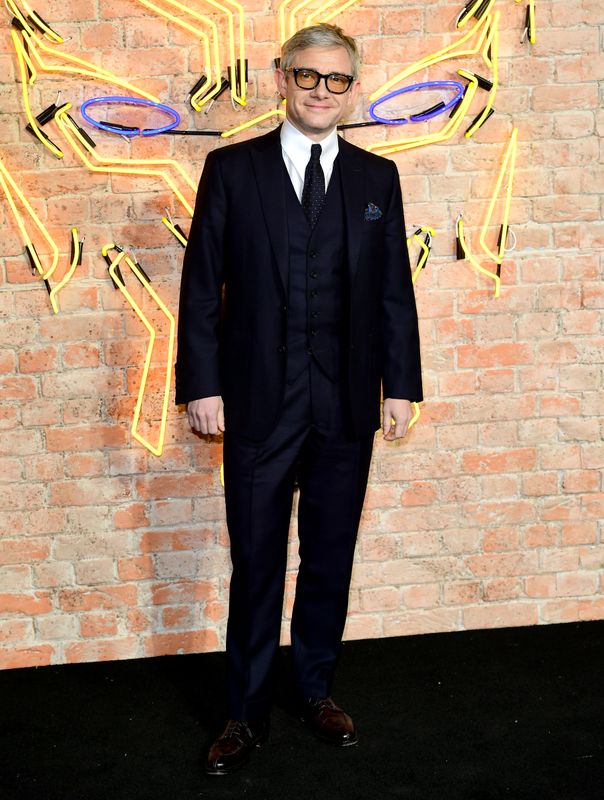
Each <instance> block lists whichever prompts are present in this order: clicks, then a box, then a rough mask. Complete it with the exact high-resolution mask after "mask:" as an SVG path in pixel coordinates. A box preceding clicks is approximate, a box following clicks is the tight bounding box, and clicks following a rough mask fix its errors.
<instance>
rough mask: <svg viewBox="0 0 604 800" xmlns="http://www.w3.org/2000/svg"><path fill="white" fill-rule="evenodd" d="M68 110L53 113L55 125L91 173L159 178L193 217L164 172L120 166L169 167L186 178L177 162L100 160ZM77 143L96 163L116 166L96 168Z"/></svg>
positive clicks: (181, 196) (167, 160)
mask: <svg viewBox="0 0 604 800" xmlns="http://www.w3.org/2000/svg"><path fill="white" fill-rule="evenodd" d="M70 108H71V103H65V105H64V106H61V108H60V109H58V111H57V112H56V113H55V117H54V119H55V122H56V123H57V125H58V126H59V128H60V130H61V132H62V134H63V136H64V137H65V139H66V140H67V142H68V143H69V144H70V145H71V147H72V149H73V151H74V152H75V153H76V155H77V156H78V157H79V158H80V160H81V161H82V162H83V163H84V164H85V165H86V167H87V168H88V169H89V170H90V171H91V172H108V173H113V172H116V173H120V174H123V175H151V176H157V177H160V178H161V179H162V180H164V181H165V182H166V183H167V184H168V186H169V187H170V189H171V191H172V192H173V193H174V194H175V195H176V197H177V198H178V200H179V202H180V203H181V204H182V205H183V207H184V208H185V210H186V212H187V214H189V216H191V217H192V216H193V207H192V206H191V205H190V203H189V202H188V201H187V200H186V198H185V197H184V195H183V194H182V192H181V191H180V189H179V188H178V186H176V184H175V183H174V180H173V179H172V177H171V176H170V175H168V174H167V173H166V172H164V171H163V170H160V169H152V168H148V169H145V168H143V167H140V168H138V167H126V166H122V164H125V163H132V164H135V163H141V164H148V165H162V166H164V165H165V166H168V165H170V166H174V167H176V168H177V169H178V170H179V172H180V173H181V174H182V175H183V176H186V173H185V172H184V170H183V168H182V167H181V165H180V164H178V162H176V161H171V160H169V159H148V160H143V159H141V160H140V161H138V162H137V160H129V159H102V158H100V157H99V156H98V155H97V154H96V152H95V150H94V149H93V148H92V147H91V146H90V144H89V143H88V142H87V141H86V139H84V137H83V136H82V134H81V133H80V132H79V130H78V129H77V128H76V126H75V125H74V123H73V122H72V121H71V120H70V119H69V117H68V116H67V111H68V110H69V109H70ZM78 141H79V143H80V144H81V145H82V147H83V148H85V149H87V150H88V152H89V153H90V155H91V156H92V157H93V158H94V159H95V160H96V161H99V162H102V161H108V162H110V164H111V163H114V164H116V166H109V165H107V164H101V165H99V166H97V165H95V164H93V163H92V162H91V161H90V160H89V158H88V157H87V155H86V153H85V152H84V150H83V149H82V148H81V147H79V146H78ZM186 180H187V182H188V183H189V185H191V183H192V182H190V178H189V177H188V176H186Z"/></svg>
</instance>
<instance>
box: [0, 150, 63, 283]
mask: <svg viewBox="0 0 604 800" xmlns="http://www.w3.org/2000/svg"><path fill="white" fill-rule="evenodd" d="M0 181H1V182H2V188H3V190H4V194H5V195H6V199H7V200H8V203H9V205H10V207H11V211H12V212H13V216H14V218H15V221H16V223H17V226H18V228H19V230H20V231H21V236H22V237H23V241H24V243H25V247H26V248H27V250H28V251H29V253H30V254H31V256H32V259H33V261H34V264H35V265H36V269H37V270H38V272H39V273H40V275H41V276H42V280H47V279H48V278H50V277H51V275H52V274H53V273H54V271H55V269H56V268H57V264H58V262H59V248H58V247H57V245H56V243H55V241H54V239H53V238H52V236H51V235H50V234H49V232H48V231H47V230H46V227H45V226H44V224H43V223H42V222H41V221H40V218H39V217H38V215H37V214H36V212H35V211H34V210H33V208H32V207H31V205H30V204H29V202H28V201H27V198H26V197H25V195H24V194H23V192H22V191H21V190H20V189H19V187H18V186H17V184H16V183H15V181H14V180H13V178H12V176H11V174H10V173H9V171H8V170H7V169H6V167H5V165H4V163H3V162H2V161H1V160H0ZM14 195H16V196H17V197H18V198H19V200H20V201H21V203H22V205H23V206H24V208H25V210H26V211H27V213H28V214H29V216H30V217H31V219H32V220H33V222H34V225H35V226H36V227H37V228H38V230H39V231H40V233H41V234H42V236H43V237H44V238H45V239H46V241H47V242H48V244H49V246H50V249H51V250H52V259H51V264H50V267H49V268H48V269H47V270H44V267H43V266H42V264H41V263H40V259H39V258H38V255H37V252H36V249H35V247H34V245H33V243H32V240H31V238H30V236H29V234H28V232H27V228H26V227H25V223H24V222H23V218H22V216H21V214H20V213H19V210H18V208H17V206H16V203H15V199H14Z"/></svg>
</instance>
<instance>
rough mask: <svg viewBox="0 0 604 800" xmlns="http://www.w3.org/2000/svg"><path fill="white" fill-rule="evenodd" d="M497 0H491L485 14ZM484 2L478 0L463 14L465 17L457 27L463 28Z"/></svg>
mask: <svg viewBox="0 0 604 800" xmlns="http://www.w3.org/2000/svg"><path fill="white" fill-rule="evenodd" d="M494 2H495V0H490V1H489V5H488V6H487V7H486V9H485V10H484V12H483V14H485V15H486V14H488V13H489V11H490V10H491V8H492V7H493V3H494ZM481 4H482V0H476V2H475V3H474V5H473V6H472V7H471V8H469V9H468V11H467V13H466V14H464V15H463V19H462V20H461V21H460V22H458V23H457V28H463V27H464V26H465V25H466V23H467V22H468V20H469V19H470V18H471V17H472V16H473V15H474V12H475V11H476V10H477V9H478V7H479V6H480V5H481Z"/></svg>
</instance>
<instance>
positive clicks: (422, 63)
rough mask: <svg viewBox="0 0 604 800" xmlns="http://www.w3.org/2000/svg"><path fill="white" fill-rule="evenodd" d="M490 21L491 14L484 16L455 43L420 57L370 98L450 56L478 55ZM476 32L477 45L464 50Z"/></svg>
mask: <svg viewBox="0 0 604 800" xmlns="http://www.w3.org/2000/svg"><path fill="white" fill-rule="evenodd" d="M490 22H491V16H490V15H487V16H486V17H483V18H482V19H480V20H479V21H478V22H477V23H476V25H475V26H474V27H473V28H472V29H471V30H469V31H468V32H467V33H465V34H464V35H463V36H462V37H461V38H460V39H459V41H457V42H454V43H453V44H450V45H448V46H447V47H443V49H442V50H438V51H437V52H435V53H432V54H431V55H429V56H425V57H424V58H422V59H420V60H419V61H416V62H415V63H414V64H411V66H409V67H407V68H406V69H403V70H401V71H400V72H398V73H397V74H396V75H394V76H393V77H392V78H390V79H389V80H387V81H386V83H383V84H382V85H381V86H380V87H379V89H376V90H375V92H373V94H371V95H370V96H369V100H370V101H371V102H373V101H374V100H377V99H378V97H381V96H382V95H383V94H385V93H386V92H387V91H388V90H389V89H391V88H392V87H393V86H394V85H395V84H397V83H399V82H400V81H403V80H404V79H405V78H408V77H409V76H410V75H413V74H415V73H416V72H419V71H420V70H422V69H426V68H427V67H430V66H432V65H433V64H438V63H440V62H441V61H446V60H447V59H448V58H459V57H461V56H473V55H476V53H478V52H480V50H481V49H482V46H483V43H484V40H485V36H486V33H487V30H488V25H487V23H488V24H490ZM475 34H477V35H478V38H477V41H476V43H475V45H474V46H473V47H470V48H468V49H465V50H464V49H463V48H462V45H463V44H465V43H466V42H467V41H468V39H470V38H471V37H472V36H474V35H475Z"/></svg>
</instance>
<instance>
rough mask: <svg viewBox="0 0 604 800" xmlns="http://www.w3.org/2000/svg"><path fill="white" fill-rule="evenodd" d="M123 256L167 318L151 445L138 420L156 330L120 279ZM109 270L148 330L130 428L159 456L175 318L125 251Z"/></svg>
mask: <svg viewBox="0 0 604 800" xmlns="http://www.w3.org/2000/svg"><path fill="white" fill-rule="evenodd" d="M113 249H114V245H113V244H108V245H105V247H103V250H102V253H103V256H107V255H108V253H109V251H110V250H113ZM122 260H124V261H125V262H126V264H127V265H128V267H129V268H130V270H131V271H132V272H133V273H134V274H135V275H136V277H137V278H138V280H139V281H140V282H141V283H142V285H143V287H144V289H145V290H146V291H147V293H148V294H149V295H150V296H151V298H152V299H153V300H154V301H155V303H157V305H158V306H159V309H160V310H161V311H162V313H163V314H164V315H165V316H166V318H167V319H168V322H169V324H170V333H169V337H168V353H167V355H166V372H165V381H164V397H163V403H162V412H161V420H160V427H159V436H158V440H157V444H156V445H153V444H152V443H151V442H150V441H149V440H148V439H147V438H146V437H145V436H143V435H142V434H141V433H139V431H138V423H139V420H140V414H141V409H142V405H143V399H144V396H145V390H146V387H147V377H148V375H149V367H150V364H151V354H152V352H153V346H154V344H155V339H156V333H155V328H154V327H153V326H152V325H151V323H150V322H149V320H148V319H147V317H146V316H145V314H144V312H143V311H142V310H141V308H140V306H139V305H138V303H137V302H136V300H135V299H134V298H133V297H132V295H131V294H130V292H129V291H128V289H127V288H126V285H125V284H124V282H123V281H122V280H121V279H120V275H119V271H118V269H117V267H118V266H119V264H120V262H121V261H122ZM109 274H110V275H111V278H112V279H113V281H115V284H116V285H117V287H118V288H119V290H120V292H121V293H122V294H123V295H124V297H125V298H126V300H127V301H128V303H129V304H130V306H131V307H132V309H133V311H134V313H135V314H136V315H137V317H138V318H139V319H140V321H141V322H142V323H143V325H144V326H145V328H146V329H147V331H148V332H149V344H148V346H147V353H146V355H145V364H144V367H143V375H142V378H141V384H140V387H139V390H138V397H137V400H136V406H135V408H134V417H133V420H132V427H131V432H132V436H133V437H134V438H135V439H136V440H137V441H138V442H140V443H141V444H142V445H143V446H144V447H146V448H147V450H149V451H150V452H151V453H153V455H156V456H160V455H161V454H162V452H163V449H164V440H165V436H166V420H167V417H168V401H169V395H170V379H171V375H172V357H173V354H174V334H175V331H176V323H175V320H174V316H173V314H172V313H171V312H170V310H169V309H168V307H167V306H166V305H165V304H164V302H163V301H162V300H161V298H160V297H159V295H158V294H157V293H156V292H155V290H154V289H153V287H152V286H151V284H150V283H149V281H148V280H147V278H146V277H145V275H144V274H143V273H142V272H141V270H140V269H139V268H138V267H137V266H136V264H135V263H134V261H133V260H132V259H131V258H130V257H129V256H126V254H125V253H124V252H121V253H118V254H117V256H116V257H115V258H114V259H113V261H112V262H111V265H110V267H109Z"/></svg>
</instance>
